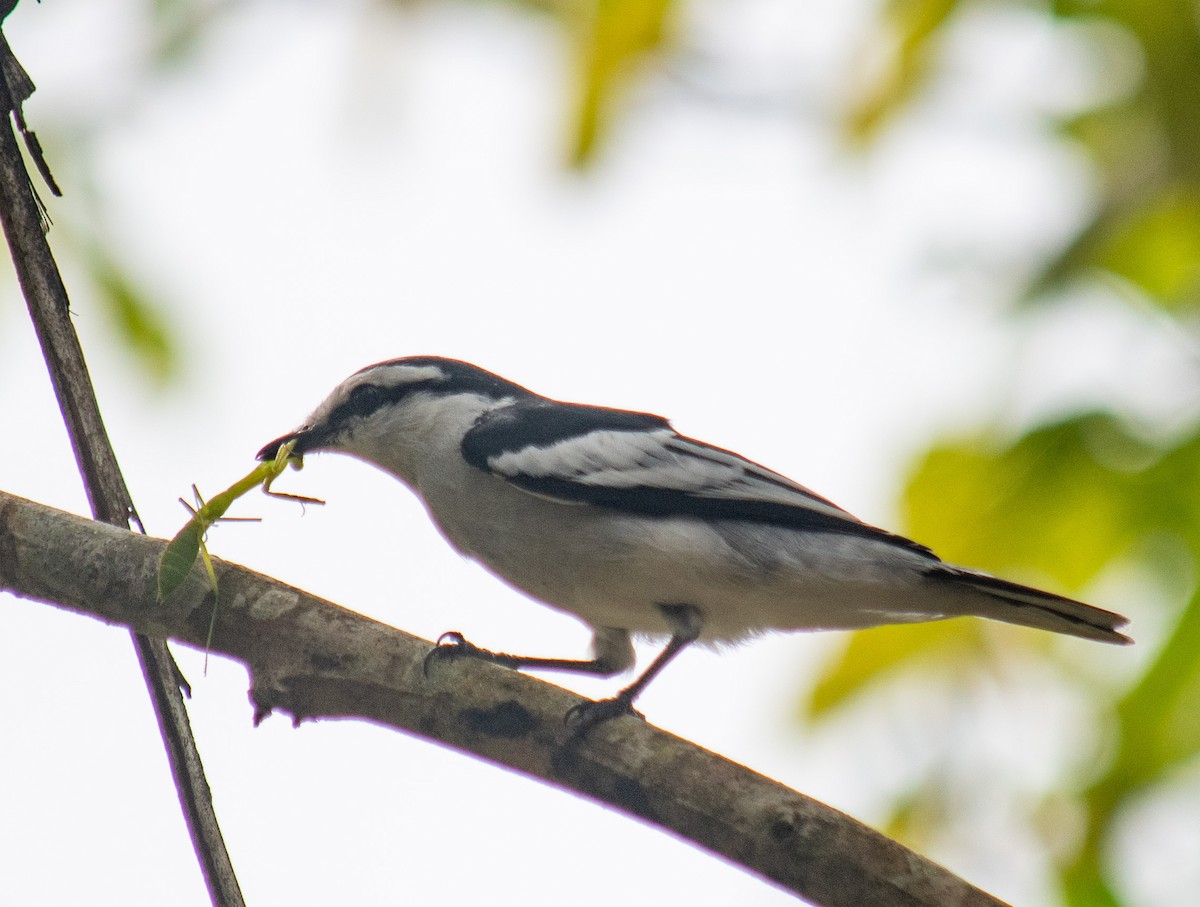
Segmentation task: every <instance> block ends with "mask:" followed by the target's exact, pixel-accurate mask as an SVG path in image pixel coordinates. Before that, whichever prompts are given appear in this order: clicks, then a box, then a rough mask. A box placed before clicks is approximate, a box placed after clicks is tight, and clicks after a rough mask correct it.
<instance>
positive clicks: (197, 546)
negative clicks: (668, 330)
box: [158, 442, 325, 649]
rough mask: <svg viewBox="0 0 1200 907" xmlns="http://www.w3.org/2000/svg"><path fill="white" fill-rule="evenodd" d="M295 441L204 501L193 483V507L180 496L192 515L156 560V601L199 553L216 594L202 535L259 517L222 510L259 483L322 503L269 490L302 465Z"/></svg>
mask: <svg viewBox="0 0 1200 907" xmlns="http://www.w3.org/2000/svg"><path fill="white" fill-rule="evenodd" d="M294 444H295V442H292V443H289V444H285V445H283V446H282V447H281V448H279V453H278V454H277V455H276V457H275V459H274V460H270V461H268V462H266V463H260V464H259V465H258V466H256V467H255V468H254V469H253V470H252V471H251V472H250V473H249V475H247V476H245V477H244V478H242V479H239V480H238V481H236V482H234V483H233V484H232V485H230V486H229V487H228V488H226V489H225V490H224V491H222V492H221V493H220V494H217V495H214V496H213V498H212V499H211V500H209V501H205V500H204V499H203V498H202V497H201V496H200V492H199V491H198V490H197V489H196V486H195V485H193V486H192V494H193V495H194V497H195V499H196V506H194V507H193V506H192V505H191V504H189V503H188V502H187V501H185V500H183V498H180V499H179V502H180V503H181V504H183V506H184V507H186V508H187V509H188V511H190V512H191V514H192V518H191V519H190V520H188V521H187V523H185V524H184V526H183V528H182V529H180V530H179V532H177V533H176V534H175V537H174V538H173V539H171V541H170V542H169V543H168V544H167V547H166V549H165V550H164V551H163V554H162V558H161V559H160V560H159V562H158V600H159V602H163V601H165V600H166V598H167V596H168V595H170V594H171V593H172V592H174V591H175V590H176V589H177V588H179V586H180V584H181V583H183V581H184V578H185V577H187V575H188V574H189V573H191V572H192V565H193V564H195V563H196V557H197V556H199V557H200V558H201V559H202V561H203V562H204V570H205V572H206V573H207V574H208V582H209V585H210V586H211V587H212V590H213V595H214V596H216V595H218V594H219V590H218V589H217V574H216V571H215V570H214V569H213V565H212V558H211V557H210V556H209V554H208V548H207V547H206V546H205V544H204V542H205V535H206V534H207V533H208V530H209V529H210V528H211V527H212V526H213V524H214V523H218V522H235V521H236V522H256V521H257V520H258V517H227V516H225V512H226V511H227V510H229V508H230V506H232V504H233V502H234V501H236V500H237V499H238V498H240V497H242V496H243V495H245V494H247V493H248V492H250V491H252V490H253V489H255V488H257V487H258V486H260V485H261V486H262V490H263V492H264V493H266V494H269V495H271V496H272V497H276V498H285V499H287V500H289V501H297V502H299V503H301V504H324V503H325V502H324V501H322V500H319V499H318V498H309V497H304V496H303V495H298V494H287V493H285V492H282V491H272V490H271V483H272V482H274V481H275V480H276V479H277V478H279V477H280V476H281V475H282V474H283V472H284V470H286V469H287V468H288V467H289V466H291V467H292V468H293V469H300V468H302V467H303V466H304V459H303V458H302V457H298V456H292V447H293V446H294ZM216 616H217V613H216V608H215V607H214V608H213V619H212V621H211V622H210V623H209V626H208V638H207V639H206V640H205V648H206V649H207V648H208V645H209V643H210V642H211V641H212V634H213V627H214V626H215V625H216Z"/></svg>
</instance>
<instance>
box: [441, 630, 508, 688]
mask: <svg viewBox="0 0 1200 907" xmlns="http://www.w3.org/2000/svg"><path fill="white" fill-rule="evenodd" d="M441 658H477V659H479V660H480V661H490V662H491V663H492V664H497V665H501V666H503V667H506V668H512V667H517V666H518V665H517V660H516V659H515V658H513V656H511V655H505V654H504V653H502V652H492V651H489V650H488V649H481V648H480V647H479V646H477V645H475V644H474V643H472V642H468V641H467V638H466V637H465V636H463V635H462V634H461V633H459V632H458V631H457V630H450V631H448V632H446V633H443V634H442V635H441V636H439V637H438V638H437V642H436V643H435V644H434V646H433V648H432V649H430V650H429V652H427V653H426V655H425V662H424V664H423V665H422V670H423V672H424V674H425V676H426V677H427V678H428V677H429V666H430V665H431V664H433V663H434V662H435V661H437V660H438V659H441Z"/></svg>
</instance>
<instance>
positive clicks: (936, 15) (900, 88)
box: [843, 0, 960, 144]
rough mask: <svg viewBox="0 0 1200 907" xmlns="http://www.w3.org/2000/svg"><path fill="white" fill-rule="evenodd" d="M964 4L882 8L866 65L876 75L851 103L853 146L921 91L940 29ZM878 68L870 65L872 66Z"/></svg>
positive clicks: (908, 3)
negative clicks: (877, 56) (874, 58)
mask: <svg viewBox="0 0 1200 907" xmlns="http://www.w3.org/2000/svg"><path fill="white" fill-rule="evenodd" d="M959 3H960V0H891V2H889V3H888V5H887V6H886V7H884V9H883V13H882V15H881V16H880V18H879V22H878V27H877V28H876V29H875V30H874V34H872V35H871V36H870V37H869V38H868V39H867V41H866V42H865V47H866V48H868V49H869V50H870V53H869V54H864V56H867V57H870V56H873V55H879V56H880V57H882V59H878V60H870V59H867V60H866V61H865V63H866V66H867V68H874V69H875V73H874V75H873V76H872V77H871V78H869V80H868V81H867V82H866V83H865V84H864V85H863V86H862V87H861V88H860V89H859V90H858V91H857V92H856V94H855V96H854V97H852V98H851V99H850V101H849V103H848V104H847V111H846V117H845V125H844V127H843V128H844V130H845V133H846V137H847V138H848V139H849V140H850V142H851V143H852V144H863V143H865V142H867V141H870V140H871V139H872V138H874V137H875V135H876V134H877V133H878V131H879V129H880V128H881V126H882V125H883V124H884V123H885V122H886V121H887V120H888V119H889V118H890V117H891V116H892V115H893V114H895V113H897V112H898V111H899V110H900V108H901V107H902V106H903V105H904V104H905V103H906V102H907V101H909V100H910V99H911V98H912V96H913V94H915V92H916V91H917V89H918V88H920V86H921V84H922V82H923V80H924V78H925V76H926V74H927V64H928V59H929V56H930V54H931V52H932V50H933V49H934V47H935V46H936V43H937V39H938V38H940V31H939V29H940V28H941V26H942V25H944V24H945V22H946V20H947V19H948V18H949V16H950V14H951V13H952V12H954V10H955V9H956V8H957V7H958V6H959ZM872 63H876V64H878V65H876V66H874V67H872V66H871V64H872Z"/></svg>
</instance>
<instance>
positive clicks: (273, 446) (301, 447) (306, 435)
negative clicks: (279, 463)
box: [255, 428, 315, 463]
mask: <svg viewBox="0 0 1200 907" xmlns="http://www.w3.org/2000/svg"><path fill="white" fill-rule="evenodd" d="M312 436H313V432H312V431H311V430H310V429H307V428H299V429H296V431H293V432H288V433H287V434H286V435H284V436H283V437H281V438H276V439H275V440H274V441H272V442H271V443H270V444H268V445H267V446H266V447H264V448H263V449H262V450H260V451H259V452H258V453H257V454H255V459H257V460H261V461H263V462H264V463H265V462H268V461H270V460H274V459H275V457H276V456H278V455H279V448H281V447H283V445H284V444H287V443H288V441H295V442H296V446H295V447H293V448H292V453H293V454H297V455H299V454H304V453H305V452H307V451H308V450H310V449H311V448H312V442H313V441H314V440H315V439H314V438H313V437H312Z"/></svg>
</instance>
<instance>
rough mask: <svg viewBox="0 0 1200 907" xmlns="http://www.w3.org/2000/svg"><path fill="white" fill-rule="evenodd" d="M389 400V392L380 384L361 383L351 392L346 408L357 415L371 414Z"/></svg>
mask: <svg viewBox="0 0 1200 907" xmlns="http://www.w3.org/2000/svg"><path fill="white" fill-rule="evenodd" d="M387 400H388V394H387V393H386V392H385V391H384V389H383V388H382V387H380V386H379V385H378V384H360V385H359V386H358V387H356V388H354V390H352V391H351V392H350V399H349V401H347V403H346V410H347V412H348V413H353V414H354V415H356V416H369V415H371V413H373V412H375V410H377V409H379V407H380V406H382V405H383V404H384V403H386V402H387Z"/></svg>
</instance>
